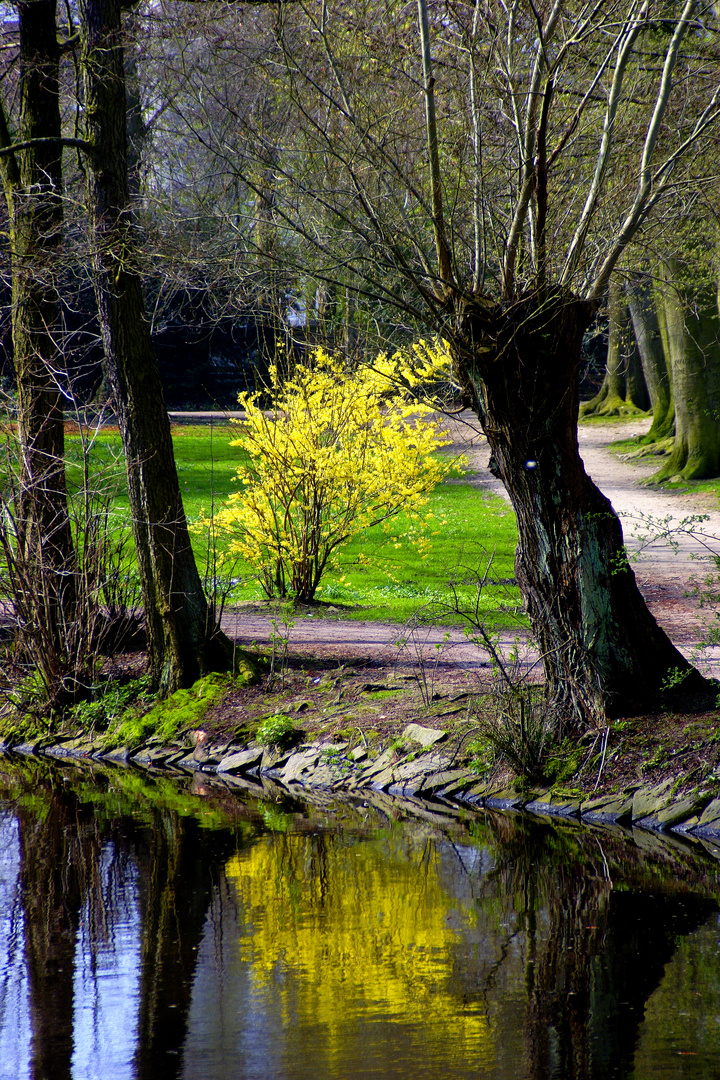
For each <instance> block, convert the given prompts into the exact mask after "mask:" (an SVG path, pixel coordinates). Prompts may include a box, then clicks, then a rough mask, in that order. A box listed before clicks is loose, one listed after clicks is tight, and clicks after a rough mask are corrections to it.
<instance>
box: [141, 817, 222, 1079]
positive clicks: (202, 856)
mask: <svg viewBox="0 0 720 1080" xmlns="http://www.w3.org/2000/svg"><path fill="white" fill-rule="evenodd" d="M234 847H235V844H234V841H233V839H232V838H231V837H230V836H229V835H228V834H227V833H218V832H211V831H209V830H205V829H200V828H199V827H198V823H197V821H196V820H195V819H194V818H186V817H177V816H175V815H172V817H169V818H167V819H165V820H163V819H162V818H161V817H160V815H158V819H157V824H156V826H155V828H154V829H153V831H152V834H151V837H150V849H149V851H148V853H147V861H148V865H147V875H146V876H145V878H144V880H145V883H146V884H145V896H144V905H143V906H144V911H143V916H142V958H141V964H142V972H141V978H140V1006H139V1016H138V1035H137V1047H136V1052H135V1069H136V1073H135V1076H136V1080H145V1078H147V1080H157V1078H158V1077H159V1076H162V1077H163V1080H171V1078H172V1077H174V1076H177V1075H178V1074H179V1072H180V1069H181V1066H182V1050H183V1046H184V1043H185V1037H186V1034H187V1021H188V1015H189V1012H190V1003H191V997H192V983H193V977H194V974H195V967H196V964H197V955H198V946H199V945H200V941H201V939H202V933H203V928H204V925H205V919H206V916H207V912H208V909H209V907H210V903H211V900H212V891H213V872H214V871H215V870H217V868H218V867H219V866H220V865H222V862H224V861H225V860H226V859H227V858H228V857H229V855H230V853H231V851H232V850H234Z"/></svg>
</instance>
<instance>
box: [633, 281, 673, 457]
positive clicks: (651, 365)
mask: <svg viewBox="0 0 720 1080" xmlns="http://www.w3.org/2000/svg"><path fill="white" fill-rule="evenodd" d="M627 297H628V307H629V308H630V317H631V318H632V324H633V330H634V331H635V340H636V341H637V345H638V351H639V353H640V359H641V361H642V367H643V371H644V373H645V382H646V384H647V388H648V392H649V395H650V407H651V409H652V414H653V421H652V426H651V428H650V431H649V432H648V433H647V435H646V436H645V437H644V438H643V440H642V441H643V442H644V443H653V442H658V441H659V440H660V439H666V438H667V437H668V436H669V435H671V434H672V430H673V425H674V422H675V406H674V403H673V397H672V386H671V384H670V373H669V371H668V366H667V361H666V358H665V348H664V345H663V335H662V332H661V328H660V322H659V319H658V311H657V306H656V303H655V297H654V295H653V289H652V285H651V283H650V281H649V279H648V275H647V274H636V275H634V277H633V278H632V279H631V280H630V281H629V282H628V286H627Z"/></svg>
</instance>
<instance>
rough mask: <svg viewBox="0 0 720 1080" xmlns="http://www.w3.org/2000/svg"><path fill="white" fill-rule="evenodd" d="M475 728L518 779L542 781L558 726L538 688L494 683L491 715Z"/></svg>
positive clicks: (553, 714)
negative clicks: (492, 713) (493, 704)
mask: <svg viewBox="0 0 720 1080" xmlns="http://www.w3.org/2000/svg"><path fill="white" fill-rule="evenodd" d="M478 727H479V729H480V734H481V736H482V737H483V738H484V739H485V740H487V742H488V743H490V745H491V746H492V747H493V749H494V751H495V753H496V755H497V757H498V758H500V759H501V760H503V761H505V762H507V764H508V765H509V766H510V767H511V768H512V769H513V771H514V772H515V773H516V774H517V775H518V777H520V778H522V779H524V780H529V781H531V782H532V781H540V780H544V779H546V771H547V767H548V758H549V754H550V752H551V749H552V747H553V744H554V741H555V739H556V737H557V735H558V733H559V732H560V730H561V727H562V725H561V718H560V716H559V715H558V714H557V712H556V711H555V710H554V709H553V708H552V706H550V705H548V703H547V702H546V700H545V692H544V688H543V687H542V686H534V685H526V686H522V685H520V686H518V685H515V684H512V683H509V682H507V681H505V680H502V681H498V683H497V685H496V689H495V715H494V716H491V717H487V718H486V717H483V718H482V719H480V718H478Z"/></svg>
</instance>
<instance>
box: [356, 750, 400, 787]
mask: <svg viewBox="0 0 720 1080" xmlns="http://www.w3.org/2000/svg"><path fill="white" fill-rule="evenodd" d="M394 756H395V753H394V751H393V750H385V751H384V752H383V753H382V754H380V756H379V757H377V758H375V760H374V761H370V762H368V764H367V765H365V766H364V767H363V769H362V772H361V773H360V776H359V778H358V779H359V780H360V781H366V780H370V779H372V777H373V776H376V775H377V774H378V773H381V772H385V770H386V769H387V767H388V765H389V764H390V762H391V761H392V760H393V758H394Z"/></svg>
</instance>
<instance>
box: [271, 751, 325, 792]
mask: <svg viewBox="0 0 720 1080" xmlns="http://www.w3.org/2000/svg"><path fill="white" fill-rule="evenodd" d="M319 760H320V751H319V750H301V751H300V753H299V754H293V755H292V757H291V758H290V759H289V760H288V761H287V763H286V765H285V768H284V769H283V771H282V772H281V774H280V778H281V780H282V782H283V783H284V784H291V783H292V782H293V780H297V779H299V777H300V775H301V774H302V773H303V772H305V771H306V770H307V769H312V767H313V765H315V764H316V762H318V761H319ZM311 779H312V778H311Z"/></svg>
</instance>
